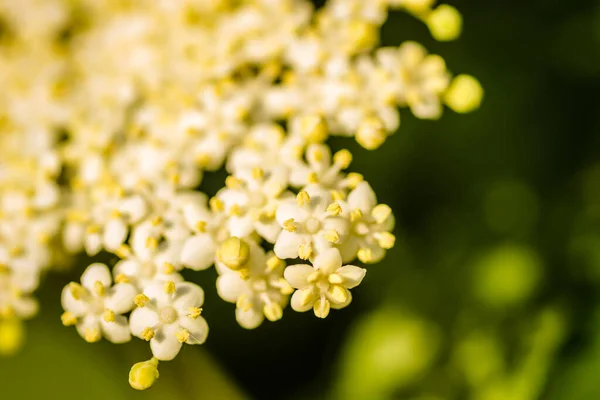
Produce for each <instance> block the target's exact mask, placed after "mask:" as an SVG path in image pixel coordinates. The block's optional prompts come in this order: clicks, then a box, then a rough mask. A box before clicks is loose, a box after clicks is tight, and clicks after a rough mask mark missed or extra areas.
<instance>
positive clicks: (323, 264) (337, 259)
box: [313, 248, 342, 274]
mask: <svg viewBox="0 0 600 400" xmlns="http://www.w3.org/2000/svg"><path fill="white" fill-rule="evenodd" d="M313 265H314V266H315V268H316V269H318V270H320V271H322V272H324V273H326V274H331V273H333V272H334V271H335V270H337V269H338V268H340V267H341V266H342V256H341V255H340V251H339V250H338V249H336V248H331V249H326V250H323V251H322V252H320V253H319V254H318V255H317V256H316V257H315V261H314V263H313Z"/></svg>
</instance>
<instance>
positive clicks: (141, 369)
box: [129, 357, 159, 390]
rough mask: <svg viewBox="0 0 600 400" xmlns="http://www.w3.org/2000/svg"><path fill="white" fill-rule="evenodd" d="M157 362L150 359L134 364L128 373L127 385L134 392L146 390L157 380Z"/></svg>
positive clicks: (154, 359)
mask: <svg viewBox="0 0 600 400" xmlns="http://www.w3.org/2000/svg"><path fill="white" fill-rule="evenodd" d="M158 376H159V373H158V360H157V359H156V358H154V357H153V358H152V359H151V360H148V361H142V362H139V363H137V364H134V365H133V367H131V370H130V371H129V384H130V385H131V387H132V388H134V389H136V390H146V389H148V388H149V387H151V386H152V385H153V384H154V382H155V381H156V380H157V379H158Z"/></svg>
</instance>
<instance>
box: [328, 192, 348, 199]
mask: <svg viewBox="0 0 600 400" xmlns="http://www.w3.org/2000/svg"><path fill="white" fill-rule="evenodd" d="M329 194H331V198H332V199H333V200H335V201H341V200H345V199H346V195H345V194H344V192H342V191H340V190H330V191H329Z"/></svg>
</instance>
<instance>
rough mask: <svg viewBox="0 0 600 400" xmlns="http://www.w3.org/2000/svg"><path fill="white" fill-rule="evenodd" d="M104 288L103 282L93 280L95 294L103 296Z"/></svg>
mask: <svg viewBox="0 0 600 400" xmlns="http://www.w3.org/2000/svg"><path fill="white" fill-rule="evenodd" d="M105 291H106V290H105V288H104V284H103V283H102V282H100V281H96V282H94V293H96V295H97V296H104V293H105Z"/></svg>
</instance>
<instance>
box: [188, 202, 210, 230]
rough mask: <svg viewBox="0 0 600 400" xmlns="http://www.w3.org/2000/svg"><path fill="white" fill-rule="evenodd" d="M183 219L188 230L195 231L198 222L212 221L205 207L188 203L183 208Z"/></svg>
mask: <svg viewBox="0 0 600 400" xmlns="http://www.w3.org/2000/svg"><path fill="white" fill-rule="evenodd" d="M183 218H184V219H185V223H186V224H187V226H188V227H190V229H193V230H196V225H197V224H198V222H206V223H208V222H209V221H212V219H213V216H212V214H211V212H210V210H208V209H207V208H206V206H205V205H203V204H200V203H189V204H186V205H185V206H184V207H183Z"/></svg>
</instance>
